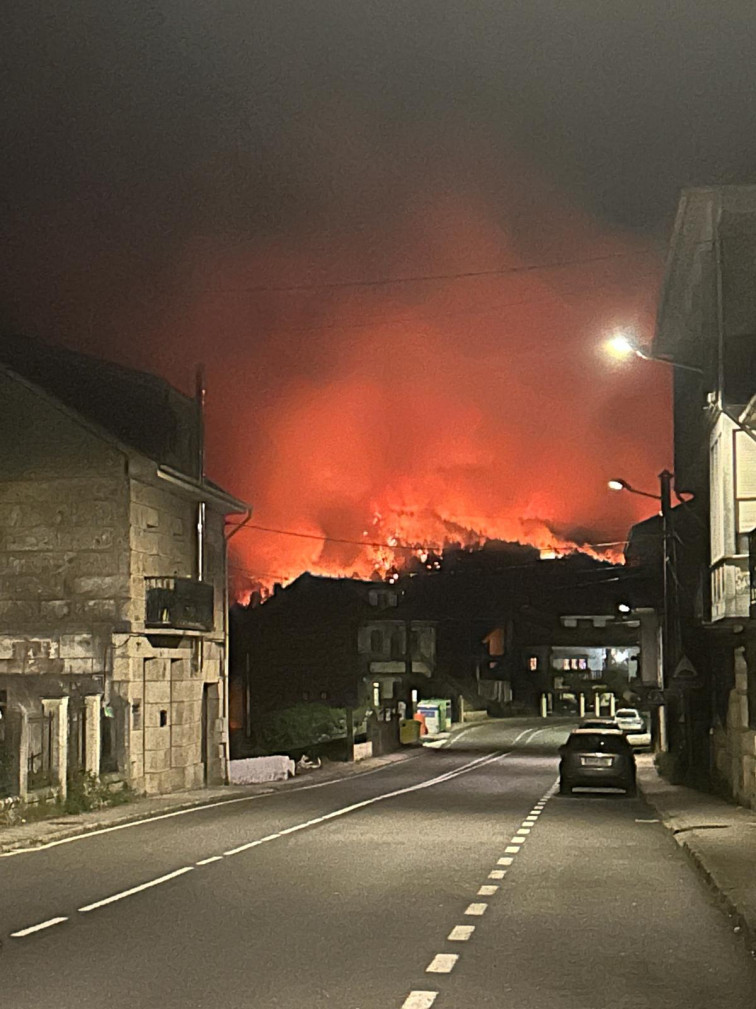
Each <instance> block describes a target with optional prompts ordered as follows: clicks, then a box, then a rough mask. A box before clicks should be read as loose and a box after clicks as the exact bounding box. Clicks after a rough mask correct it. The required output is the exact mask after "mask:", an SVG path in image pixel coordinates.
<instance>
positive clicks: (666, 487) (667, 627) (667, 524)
mask: <svg viewBox="0 0 756 1009" xmlns="http://www.w3.org/2000/svg"><path fill="white" fill-rule="evenodd" d="M609 488H610V489H611V490H615V491H622V490H624V491H627V492H628V493H629V494H639V495H640V496H641V497H649V498H653V500H654V501H658V502H659V503H660V505H661V516H662V541H663V560H662V565H663V566H662V635H661V677H660V680H661V682H660V684H659V686H660V688H661V689H662V690H664V688H665V687H666V685H667V684H668V683H669V682H670V678H671V675H672V672H673V669H672V662H673V648H674V641H675V637H676V613H677V607H676V605H675V601H676V594H675V587H674V574H675V573H674V570H673V546H672V473H671V472H670V471H669V470H668V469H663V470H662V471H661V473H660V474H659V493H658V494H652V493H651V492H650V491H645V490H639V489H638V488H637V487H632V486H631V485H630V484H629V483H628V482H627V481H626V480H620V479H613V480H610V481H609ZM658 711H659V715H658V731H657V743H658V748H659V749H660V750H666V749H667V723H666V717H665V710H664V705H663V704H662V705H660V706H659V709H658Z"/></svg>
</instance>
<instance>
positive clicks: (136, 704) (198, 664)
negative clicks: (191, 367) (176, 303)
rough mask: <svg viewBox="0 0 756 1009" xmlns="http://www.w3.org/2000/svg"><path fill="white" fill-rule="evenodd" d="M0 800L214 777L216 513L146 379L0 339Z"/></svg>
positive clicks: (220, 508) (173, 394) (189, 411)
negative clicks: (79, 783) (91, 784)
mask: <svg viewBox="0 0 756 1009" xmlns="http://www.w3.org/2000/svg"><path fill="white" fill-rule="evenodd" d="M0 404H2V406H1V407H0V795H3V794H4V795H5V796H14V795H15V796H20V797H21V798H22V799H24V800H26V801H31V800H44V799H47V798H52V797H60V796H65V794H66V789H67V785H68V782H70V781H73V780H75V779H76V778H77V777H80V776H82V775H93V776H96V777H98V778H100V779H102V780H104V781H105V782H106V783H109V784H111V785H112V786H113V787H117V783H119V782H124V783H126V784H128V785H129V786H130V787H132V788H134V789H135V790H137V791H139V792H164V791H171V790H175V789H183V788H193V787H197V786H200V785H202V784H203V783H205V782H207V783H211V782H212V783H214V782H222V781H223V780H225V777H226V764H227V759H228V746H227V739H228V734H227V697H228V693H227V627H228V623H227V615H228V597H227V578H226V554H227V550H226V538H225V535H224V528H225V521H226V516H227V515H229V514H234V513H244V512H245V511H247V510H248V509H247V506H246V505H245V504H244V502H242V501H239V500H237V499H236V498H234V497H233V496H231V495H229V494H228V493H226V492H225V491H223V490H222V489H221V488H219V487H217V485H215V484H213V483H211V482H210V481H208V480H207V479H206V478H205V477H204V474H203V467H202V460H201V445H202V418H201V410H200V408H199V405H198V403H197V402H195V400H193V399H192V398H191V397H188V396H185V395H183V394H182V393H180V392H178V391H177V390H176V389H173V388H172V387H171V386H170V385H169V384H168V383H167V382H165V381H163V380H162V379H160V378H157V377H156V376H153V375H148V374H145V373H142V372H138V371H134V370H132V369H128V368H123V367H121V366H119V365H115V364H111V363H110V362H106V361H101V360H99V359H96V358H92V357H88V356H86V355H82V354H77V353H74V352H71V351H68V350H66V349H64V348H60V347H52V346H50V345H47V344H42V343H38V342H36V341H31V340H26V339H23V338H18V337H7V336H5V337H0Z"/></svg>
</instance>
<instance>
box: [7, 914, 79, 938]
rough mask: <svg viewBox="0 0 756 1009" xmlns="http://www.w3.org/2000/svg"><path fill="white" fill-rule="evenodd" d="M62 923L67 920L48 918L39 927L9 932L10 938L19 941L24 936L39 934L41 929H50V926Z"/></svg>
mask: <svg viewBox="0 0 756 1009" xmlns="http://www.w3.org/2000/svg"><path fill="white" fill-rule="evenodd" d="M62 921H68V918H48V920H47V921H41V922H40V923H39V925H30V926H29V928H22V929H21V930H20V931H19V932H11V936H12V937H13V938H14V939H20V938H21V937H22V936H24V935H31V934H32V932H41V931H42V929H43V928H50V926H51V925H60V923H61V922H62Z"/></svg>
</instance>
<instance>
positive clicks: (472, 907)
mask: <svg viewBox="0 0 756 1009" xmlns="http://www.w3.org/2000/svg"><path fill="white" fill-rule="evenodd" d="M487 907H488V904H486V903H485V902H483V901H481V903H479V904H468V905H467V907H466V908H465V914H470V915H477V916H478V917H479V916H480V915H482V914H485V913H486V908H487Z"/></svg>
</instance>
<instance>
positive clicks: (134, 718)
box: [131, 701, 142, 732]
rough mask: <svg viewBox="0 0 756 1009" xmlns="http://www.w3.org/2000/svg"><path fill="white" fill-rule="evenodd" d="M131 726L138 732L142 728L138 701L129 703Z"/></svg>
mask: <svg viewBox="0 0 756 1009" xmlns="http://www.w3.org/2000/svg"><path fill="white" fill-rule="evenodd" d="M131 728H132V729H133V730H134V732H139V731H140V730H141V728H142V705H141V702H140V701H134V703H133V704H132V705H131Z"/></svg>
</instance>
